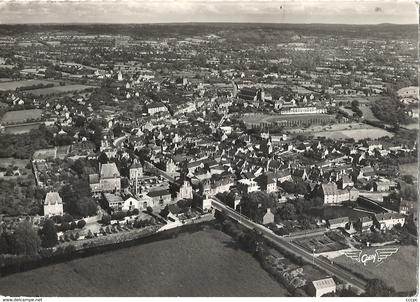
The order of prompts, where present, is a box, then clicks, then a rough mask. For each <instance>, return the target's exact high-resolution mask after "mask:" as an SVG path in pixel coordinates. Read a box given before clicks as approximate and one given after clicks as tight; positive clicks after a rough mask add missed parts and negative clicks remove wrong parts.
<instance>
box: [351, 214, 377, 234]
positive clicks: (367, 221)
mask: <svg viewBox="0 0 420 302" xmlns="http://www.w3.org/2000/svg"><path fill="white" fill-rule="evenodd" d="M372 226H373V220H372V218H370V217H368V216H363V217H360V218H359V220H358V221H357V222H356V225H355V228H356V229H357V230H358V231H360V232H366V231H370V229H371V228H372Z"/></svg>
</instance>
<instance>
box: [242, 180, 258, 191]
mask: <svg viewBox="0 0 420 302" xmlns="http://www.w3.org/2000/svg"><path fill="white" fill-rule="evenodd" d="M238 189H239V190H240V191H241V192H242V193H244V194H248V193H251V192H255V191H258V190H259V189H260V188H259V186H258V183H257V182H256V181H254V180H250V179H240V180H238Z"/></svg>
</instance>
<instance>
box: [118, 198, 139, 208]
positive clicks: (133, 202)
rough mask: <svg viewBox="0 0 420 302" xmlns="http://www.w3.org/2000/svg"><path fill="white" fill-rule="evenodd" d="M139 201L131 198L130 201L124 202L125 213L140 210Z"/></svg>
mask: <svg viewBox="0 0 420 302" xmlns="http://www.w3.org/2000/svg"><path fill="white" fill-rule="evenodd" d="M139 208H140V206H139V201H138V200H137V199H135V198H134V197H129V198H128V199H126V200H124V203H123V205H122V210H123V211H132V210H134V209H139Z"/></svg>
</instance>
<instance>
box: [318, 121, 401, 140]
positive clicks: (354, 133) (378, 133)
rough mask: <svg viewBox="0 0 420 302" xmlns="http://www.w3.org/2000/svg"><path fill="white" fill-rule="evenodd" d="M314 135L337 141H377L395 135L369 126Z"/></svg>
mask: <svg viewBox="0 0 420 302" xmlns="http://www.w3.org/2000/svg"><path fill="white" fill-rule="evenodd" d="M312 134H313V135H314V136H316V137H326V138H330V139H336V140H340V139H348V138H353V139H354V140H355V141H358V140H361V139H365V138H370V139H377V138H380V137H384V136H389V137H392V136H394V134H393V133H391V132H388V131H386V130H383V129H379V128H375V127H371V126H368V125H366V126H365V127H364V128H360V129H348V130H327V131H322V132H315V133H312Z"/></svg>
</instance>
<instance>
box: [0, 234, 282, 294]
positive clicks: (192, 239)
mask: <svg viewBox="0 0 420 302" xmlns="http://www.w3.org/2000/svg"><path fill="white" fill-rule="evenodd" d="M0 293H1V294H2V295H11V296H21V295H24V296H38V295H39V296H171V297H172V296H184V297H185V296H254V297H255V296H286V295H287V293H288V292H287V290H286V289H284V288H283V287H282V286H281V285H279V284H278V283H277V282H276V281H274V280H273V279H272V278H271V277H270V276H269V274H268V273H267V272H266V271H264V270H263V269H262V268H261V267H260V265H259V263H258V262H257V261H256V260H255V259H254V258H253V257H252V256H251V255H250V254H248V253H246V252H244V251H242V250H241V249H239V248H237V246H236V244H235V242H234V241H233V239H232V238H231V237H229V236H228V235H226V234H224V233H222V232H221V231H217V230H214V229H212V228H207V229H204V230H201V231H198V232H194V233H181V234H179V236H178V237H177V238H172V239H168V240H162V241H156V242H152V243H147V244H143V245H138V246H134V247H130V248H125V249H120V250H115V251H111V252H106V253H102V254H98V255H95V256H91V257H86V258H80V259H77V260H73V261H69V262H66V263H61V264H56V265H51V266H47V267H43V268H39V269H35V270H32V271H27V272H24V273H19V274H14V275H10V276H7V277H3V278H1V279H0Z"/></svg>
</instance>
